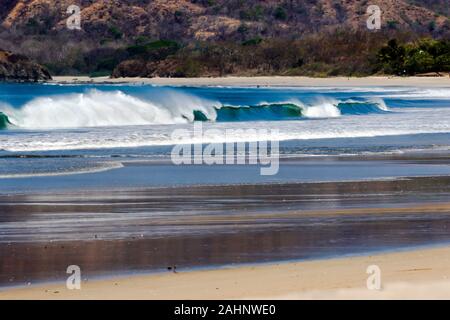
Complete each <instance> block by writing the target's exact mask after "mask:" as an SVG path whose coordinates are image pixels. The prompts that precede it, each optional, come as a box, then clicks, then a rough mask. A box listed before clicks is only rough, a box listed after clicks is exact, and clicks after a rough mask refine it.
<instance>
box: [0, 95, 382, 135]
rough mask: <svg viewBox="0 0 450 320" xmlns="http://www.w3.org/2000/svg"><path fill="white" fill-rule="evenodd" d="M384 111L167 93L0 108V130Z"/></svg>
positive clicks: (377, 105)
mask: <svg viewBox="0 0 450 320" xmlns="http://www.w3.org/2000/svg"><path fill="white" fill-rule="evenodd" d="M384 111H387V107H386V105H385V104H384V101H383V100H381V99H378V101H369V100H357V101H353V100H345V101H338V100H335V99H331V98H317V99H316V100H315V101H314V102H312V103H311V102H310V103H308V104H306V103H303V102H301V101H299V100H295V99H294V100H288V101H282V102H275V103H268V102H264V103H259V104H256V105H244V106H233V105H222V104H221V103H219V102H215V101H210V100H206V99H202V98H199V97H196V96H193V95H189V94H185V93H181V92H176V91H169V92H167V94H165V95H164V96H163V97H150V98H146V99H142V98H137V97H134V96H131V95H128V94H125V93H123V92H122V91H110V92H103V91H99V90H96V89H91V90H89V91H87V92H85V93H79V94H68V95H60V96H49V97H40V98H36V99H34V100H32V101H30V102H28V103H26V104H25V105H23V106H22V107H20V108H12V107H10V106H7V105H2V106H0V129H7V128H22V129H58V128H84V127H116V126H135V125H157V124H180V123H190V122H193V121H210V122H238V121H276V120H298V119H308V118H335V117H339V116H341V115H358V114H370V113H379V112H384Z"/></svg>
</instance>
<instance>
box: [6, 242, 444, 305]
mask: <svg viewBox="0 0 450 320" xmlns="http://www.w3.org/2000/svg"><path fill="white" fill-rule="evenodd" d="M369 265H377V266H379V267H380V269H381V280H382V288H381V290H380V291H377V290H368V289H367V287H366V281H367V278H368V276H369V275H368V274H367V273H366V270H367V267H368V266H369ZM449 276H450V247H445V248H434V249H424V250H416V251H408V252H399V253H389V254H379V255H372V256H363V257H350V258H340V259H331V260H319V261H310V262H298V263H285V264H272V265H262V266H246V267H240V268H226V269H217V270H211V271H192V272H181V273H176V274H175V273H169V272H168V273H166V274H155V275H149V276H132V277H123V278H116V279H110V280H100V281H93V282H84V283H82V288H81V290H72V291H70V290H67V289H66V288H65V286H63V285H40V286H37V287H28V288H24V289H9V290H6V291H0V299H253V298H255V299H449V298H450V280H449V278H448V277H449Z"/></svg>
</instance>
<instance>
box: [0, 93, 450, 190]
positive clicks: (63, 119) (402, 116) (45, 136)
mask: <svg viewBox="0 0 450 320" xmlns="http://www.w3.org/2000/svg"><path fill="white" fill-rule="evenodd" d="M196 121H202V123H203V127H204V128H205V132H206V134H205V135H204V136H203V141H202V142H203V143H222V142H223V143H225V142H235V141H258V140H264V139H267V138H268V137H266V136H261V134H255V135H254V136H252V135H246V136H242V134H239V130H236V134H235V135H234V136H233V135H230V134H227V135H225V134H220V132H225V131H226V130H227V129H240V128H246V129H248V128H253V129H256V130H258V129H267V130H277V131H278V135H277V136H276V139H277V140H279V141H280V151H279V152H280V157H281V158H285V159H288V158H299V157H300V158H311V159H313V158H314V157H331V156H334V157H335V156H360V157H361V156H362V157H364V156H373V155H378V154H381V155H382V154H405V153H408V152H429V151H433V152H443V153H447V152H448V150H450V139H449V138H450V88H413V87H411V88H409V87H353V88H348V87H346V88H339V87H292V88H269V87H263V88H256V87H161V86H151V85H126V84H102V85H94V84H86V85H81V84H80V85H62V84H26V85H24V84H2V85H0V128H1V129H0V181H1V180H3V183H2V185H3V187H5V185H6V184H8V185H12V184H13V180H14V179H16V178H23V177H27V178H30V177H54V176H59V175H68V174H71V175H82V176H81V177H78V178H75V177H72V178H71V179H75V180H76V179H78V180H83V177H84V176H86V174H87V173H89V172H97V173H98V172H105V171H108V170H115V169H118V168H122V169H120V170H125V171H123V172H122V180H123V181H126V180H127V179H126V177H127V176H128V177H132V176H133V172H134V175H135V176H136V177H139V176H140V174H139V171H141V172H143V173H146V174H148V172H145V170H143V169H139V168H136V167H133V168H130V166H129V165H128V166H127V165H126V164H127V163H128V164H130V163H136V162H139V161H141V162H145V161H147V162H151V161H163V160H164V161H170V153H171V150H172V147H173V145H174V144H180V143H183V144H190V143H195V142H198V141H191V140H190V139H191V137H192V135H187V136H186V137H185V138H184V139H181V140H180V139H176V140H175V139H174V138H173V132H174V130H176V129H180V128H183V129H186V130H188V131H192V130H193V127H194V122H196ZM209 129H217V130H209ZM208 132H213V133H214V134H210V135H208V134H207V133H208ZM217 132H219V133H217ZM228 132H229V131H228ZM255 132H259V131H255ZM270 138H271V139H273V137H272V136H271V137H270ZM124 167H126V168H124ZM383 168H384V169H382V170H381V171H380V170H379V171H378V172H375V171H373V170H371V169H370V166H368V167H364V168H363V169H361V170H359V171H358V166H353V168H352V164H348V165H347V166H344V167H341V168H340V169H339V172H340V174H339V175H337V176H336V177H334V175H333V172H334V171H336V170H335V169H333V168H329V169H328V173H326V174H325V173H324V172H326V171H327V170H325V171H323V170H321V167H320V165H319V166H318V167H316V168H311V169H312V170H303V172H304V174H302V175H301V176H299V177H298V178H299V179H300V180H302V179H301V178H303V180H302V181H322V180H323V181H326V180H330V179H331V180H340V179H343V180H345V178H347V180H349V179H350V180H351V179H365V178H383V177H392V176H408V175H439V174H448V173H449V168H448V165H447V166H428V167H424V166H421V167H420V169H417V168H415V167H414V166H409V168H406V167H404V166H400V167H388V166H383ZM291 169H292V168H291ZM173 170H174V169H173V168H170V166H169V167H168V168H166V171H167V172H172V171H173ZM180 170H181V168H180ZM180 170H178V171H180ZM208 170H209V171H208ZM211 170H212V171H213V172H211ZM248 170H252V169H246V167H244V168H241V167H237V166H236V167H233V168H225V169H224V168H213V169H211V168H202V169H201V170H200V171H205V172H207V173H205V174H199V172H198V171H199V170H196V171H192V170H191V171H189V170H187V173H186V174H185V177H184V178H183V179H178V180H177V175H174V174H172V176H166V177H165V176H164V175H162V176H163V177H161V178H160V180H161V181H170V183H169V184H179V183H182V184H195V183H212V182H217V181H220V179H216V178H212V176H211V174H213V175H214V176H215V177H217V176H218V177H221V176H222V180H223V182H224V183H253V182H255V183H258V182H270V181H272V182H273V181H276V182H283V181H292V178H293V175H292V174H290V172H292V170H291V171H289V168H288V169H286V167H285V169H283V168H282V169H281V170H280V174H279V175H278V177H276V178H273V177H272V179H271V180H270V179H268V178H267V179H266V180H264V179H262V178H260V177H259V176H258V175H257V174H256V173H253V172H250V171H248ZM342 170H343V171H342ZM178 171H177V172H178ZM181 171H183V170H181ZM254 171H255V172H257V170H254ZM136 172H138V173H136ZM314 172H315V173H314ZM178 174H179V173H178ZM178 176H179V175H178ZM202 177H203V178H202ZM144 178H145V174H144V175H143V177H140V179H136V180H133V179H131V178H130V179H129V181H128V184H131V186H133V181H136V185H137V186H146V185H148V184H150V185H152V183H150V182H147V183H144V182H142V181H138V180H143V179H144ZM294 178H295V177H294ZM333 178H335V179H333ZM5 179H6V180H5ZM97 180H98V179H97ZM122 180H121V182H123V181H122ZM144 180H145V179H144ZM147 180H148V179H147ZM294 180H295V179H294ZM42 181H44V180H42ZM152 181H153V182H154V181H155V180H154V179H153V180H152ZM161 181H159V182H161ZM156 182H158V181H156ZM16 183H17V182H16ZM22 183H23V182H22ZM108 183H109V182H108ZM59 184H60V185H64V184H65V180H60V182H59ZM75 184H76V183H75ZM153 184H155V183H153ZM156 185H159V184H158V183H156ZM93 186H94V187H95V186H97V185H96V184H95V183H94V184H93Z"/></svg>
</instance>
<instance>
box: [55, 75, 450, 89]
mask: <svg viewBox="0 0 450 320" xmlns="http://www.w3.org/2000/svg"><path fill="white" fill-rule="evenodd" d="M51 82H53V83H86V82H88V83H89V82H91V83H145V84H154V85H167V86H265V87H296V86H298V87H321V86H328V87H329V86H332V87H333V86H334V87H355V86H356V87H357V86H411V87H448V86H450V76H449V75H444V76H442V77H387V76H373V77H361V78H348V77H333V78H309V77H280V76H278V77H277V76H271V77H224V78H115V79H111V78H109V77H98V78H89V77H83V76H79V77H78V76H61V77H54V79H53V81H51Z"/></svg>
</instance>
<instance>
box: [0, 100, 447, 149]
mask: <svg viewBox="0 0 450 320" xmlns="http://www.w3.org/2000/svg"><path fill="white" fill-rule="evenodd" d="M448 119H450V109H449V108H439V109H438V108H436V109H429V108H424V109H415V108H414V109H409V110H398V111H396V112H395V113H381V114H374V115H361V116H354V117H339V118H328V119H317V120H314V121H254V122H247V123H246V124H245V127H248V128H250V127H251V128H255V129H259V128H264V129H267V130H275V129H277V130H279V132H280V134H279V136H278V137H277V138H276V139H278V140H280V141H282V140H309V139H329V138H358V137H375V136H394V135H407V134H419V133H449V132H450V122H449V121H448ZM178 128H186V129H187V130H192V129H193V125H192V124H177V125H150V126H130V127H115V128H111V127H107V128H89V129H83V130H56V131H33V132H28V133H21V134H20V135H15V134H12V135H9V134H6V135H0V149H4V150H7V151H44V150H76V149H97V148H119V147H120V148H123V147H142V146H162V145H173V144H180V143H186V144H191V143H211V142H240V141H258V140H264V139H273V137H263V136H261V135H258V134H255V135H246V136H242V134H240V133H239V131H236V134H235V135H227V136H225V135H223V134H221V133H220V132H221V131H222V132H225V129H240V128H242V123H240V122H235V123H233V122H227V123H219V122H216V123H212V122H210V123H205V124H204V128H205V130H207V129H219V131H217V130H209V131H206V135H205V136H204V137H202V140H200V141H197V140H196V138H195V137H193V136H189V135H188V136H186V137H181V138H179V139H177V140H173V139H172V137H171V133H172V132H173V130H175V129H178Z"/></svg>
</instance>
